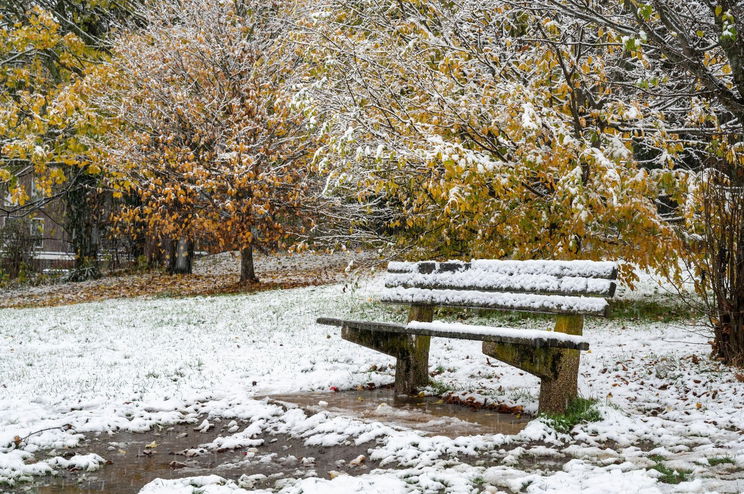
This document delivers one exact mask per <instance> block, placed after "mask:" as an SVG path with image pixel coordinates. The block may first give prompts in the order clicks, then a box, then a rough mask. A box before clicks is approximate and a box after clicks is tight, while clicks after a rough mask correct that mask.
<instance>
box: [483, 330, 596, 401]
mask: <svg viewBox="0 0 744 494" xmlns="http://www.w3.org/2000/svg"><path fill="white" fill-rule="evenodd" d="M583 328H584V317H583V316H580V315H561V316H557V320H556V324H555V329H554V331H555V332H557V333H566V334H573V335H581V334H582V332H583ZM483 353H484V354H486V355H488V356H489V357H493V358H495V359H497V360H500V361H502V362H505V363H507V364H509V365H512V366H514V367H517V368H518V369H522V370H523V371H525V372H529V373H530V374H534V375H535V376H537V377H539V378H540V403H539V405H538V411H539V412H540V413H543V412H547V413H562V412H565V411H566V407H567V406H568V403H569V402H571V400H573V399H574V398H576V396H577V392H578V391H577V382H578V377H579V359H580V352H579V350H572V349H567V348H535V347H533V346H528V345H518V344H513V343H495V342H490V341H484V342H483Z"/></svg>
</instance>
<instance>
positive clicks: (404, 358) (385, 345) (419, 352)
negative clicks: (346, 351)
mask: <svg viewBox="0 0 744 494" xmlns="http://www.w3.org/2000/svg"><path fill="white" fill-rule="evenodd" d="M433 316H434V308H433V307H432V306H425V305H414V306H412V307H411V310H410V311H409V313H408V320H409V321H423V322H431V321H432V319H433ZM341 337H342V338H343V339H345V340H347V341H351V342H352V343H357V344H359V345H362V346H365V347H367V348H371V349H373V350H377V351H378V352H382V353H385V354H387V355H391V356H393V357H395V359H396V363H395V392H396V393H398V394H411V393H413V392H414V391H416V389H417V388H421V387H424V386H427V385H428V384H429V345H430V343H431V337H430V336H412V335H405V334H394V333H385V332H382V331H367V330H363V329H352V328H349V327H346V326H344V327H342V328H341Z"/></svg>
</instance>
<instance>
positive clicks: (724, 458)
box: [708, 456, 735, 467]
mask: <svg viewBox="0 0 744 494" xmlns="http://www.w3.org/2000/svg"><path fill="white" fill-rule="evenodd" d="M726 463H730V464H732V465H733V464H734V463H735V462H734V459H733V458H729V457H728V456H722V457H720V458H708V465H710V466H712V467H714V466H716V465H724V464H726Z"/></svg>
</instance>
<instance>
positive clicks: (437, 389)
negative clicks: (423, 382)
mask: <svg viewBox="0 0 744 494" xmlns="http://www.w3.org/2000/svg"><path fill="white" fill-rule="evenodd" d="M429 387H430V388H431V390H432V392H433V393H434V394H435V395H436V396H443V395H445V394H447V393H449V392H450V391H452V390H454V388H453V387H452V386H450V385H449V384H445V383H443V382H441V381H437V380H435V379H431V380H430V381H429Z"/></svg>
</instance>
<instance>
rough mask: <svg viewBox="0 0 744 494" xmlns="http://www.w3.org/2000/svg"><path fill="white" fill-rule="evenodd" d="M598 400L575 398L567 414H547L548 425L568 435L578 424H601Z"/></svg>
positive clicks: (569, 405) (545, 416)
mask: <svg viewBox="0 0 744 494" xmlns="http://www.w3.org/2000/svg"><path fill="white" fill-rule="evenodd" d="M596 405H597V400H592V399H587V398H575V399H574V400H573V401H572V402H571V403H569V404H568V407H567V408H566V411H565V413H546V414H543V415H542V416H543V417H544V418H545V421H546V423H547V424H548V425H549V426H551V427H552V428H553V429H555V430H557V431H558V432H564V433H568V432H570V431H571V429H573V428H574V427H575V426H576V425H578V424H585V423H588V422H599V421H600V420H602V414H601V413H600V412H599V410H597V407H596Z"/></svg>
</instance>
